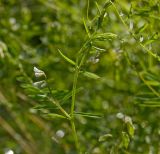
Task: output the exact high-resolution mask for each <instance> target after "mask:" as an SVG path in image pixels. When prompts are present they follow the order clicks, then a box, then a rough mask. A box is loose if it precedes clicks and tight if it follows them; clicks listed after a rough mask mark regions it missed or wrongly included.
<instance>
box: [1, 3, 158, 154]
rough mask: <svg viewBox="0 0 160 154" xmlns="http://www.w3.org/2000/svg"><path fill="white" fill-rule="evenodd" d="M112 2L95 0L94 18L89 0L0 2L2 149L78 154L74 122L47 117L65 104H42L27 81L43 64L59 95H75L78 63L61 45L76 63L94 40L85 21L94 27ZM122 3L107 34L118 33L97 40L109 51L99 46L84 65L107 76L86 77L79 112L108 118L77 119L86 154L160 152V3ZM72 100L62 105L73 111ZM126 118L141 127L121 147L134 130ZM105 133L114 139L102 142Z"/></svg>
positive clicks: (108, 21)
mask: <svg viewBox="0 0 160 154" xmlns="http://www.w3.org/2000/svg"><path fill="white" fill-rule="evenodd" d="M105 2H106V1H105V0H97V2H96V1H92V0H90V3H89V10H88V17H87V8H88V1H87V0H86V1H85V0H26V1H24V0H0V153H2V154H76V150H75V147H74V141H73V136H72V134H71V128H70V124H69V123H68V121H67V120H64V119H56V118H46V117H45V116H44V113H49V112H52V113H57V109H56V108H55V107H53V108H52V105H50V106H45V107H44V104H45V103H46V102H45V100H43V101H42V102H43V104H42V106H39V105H40V103H42V102H41V101H39V100H38V99H37V98H36V99H33V98H32V97H30V95H29V94H28V91H27V90H26V87H27V86H26V84H24V82H28V81H30V82H36V81H37V79H36V78H35V77H34V72H33V67H34V66H36V67H37V68H39V69H41V70H43V71H44V72H45V73H46V75H47V78H48V80H49V84H50V87H51V88H52V90H53V91H54V92H55V97H56V98H57V99H61V98H62V97H63V96H65V95H66V94H68V93H69V92H71V90H72V84H73V67H72V66H71V65H70V64H68V63H67V62H66V61H65V60H64V59H63V58H62V57H61V56H60V54H59V53H58V51H57V49H60V50H61V51H62V52H63V53H64V54H65V55H66V56H68V57H70V58H71V59H73V60H75V58H76V53H77V52H78V50H79V49H80V48H81V46H82V45H83V43H84V41H85V40H86V39H87V34H86V31H85V28H84V24H83V18H84V19H85V20H86V24H87V26H89V25H90V23H91V20H92V19H93V18H94V17H96V16H97V14H98V9H97V7H98V8H99V9H100V10H101V9H102V7H103V5H104V3H105ZM97 5H98V6H97ZM115 6H116V7H117V9H118V12H119V16H118V14H117V12H116V10H115V8H114V7H113V6H110V7H109V8H107V10H106V14H105V18H104V22H103V25H102V28H101V29H100V30H99V31H100V32H101V33H103V32H104V33H105V32H112V33H114V34H117V36H118V38H117V39H114V40H112V41H104V42H100V43H98V44H96V45H97V47H98V48H100V49H101V50H102V51H103V52H100V53H99V52H98V51H97V50H99V49H96V48H95V49H94V51H93V52H91V54H90V55H89V56H88V60H87V61H86V64H85V66H84V68H83V69H84V70H87V71H90V72H94V73H96V74H98V75H99V76H100V77H101V78H100V79H99V80H93V79H89V78H86V77H83V76H80V77H79V80H78V88H80V91H79V92H78V93H77V96H76V111H77V112H85V113H88V112H89V113H100V114H102V115H103V117H102V118H100V119H92V118H86V117H83V116H77V117H76V129H77V134H78V138H79V140H80V145H81V148H82V151H83V153H85V152H86V154H87V153H89V154H106V153H111V152H113V153H114V151H115V153H116V152H117V153H118V154H121V153H122V154H125V153H126V154H160V122H159V119H160V110H159V108H158V107H159V106H160V102H159V92H160V84H159V83H160V79H159V73H160V67H159V62H158V61H159V60H158V54H159V41H160V39H159V29H160V24H159V21H160V5H159V1H158V0H141V1H134V0H133V1H129V0H128V1H127V0H123V1H117V2H115ZM119 17H121V18H123V19H124V21H125V22H126V24H127V26H128V28H127V27H125V26H124V25H123V23H122V21H121V20H120V18H119ZM129 31H130V32H132V33H134V34H135V36H136V37H135V39H136V40H135V39H134V37H133V35H132V34H131V33H130V32H129ZM141 44H144V45H145V47H146V49H148V50H149V51H151V50H152V51H153V52H152V53H151V52H147V51H146V50H144V48H143V47H142V46H141ZM97 52H98V54H97ZM153 53H154V54H153ZM70 102H71V99H70V98H69V99H68V100H67V101H65V103H64V104H62V106H63V107H64V108H65V109H66V110H67V111H69V109H70ZM35 107H36V108H35ZM124 116H127V117H129V118H130V119H131V120H132V123H133V125H134V130H135V132H134V136H133V137H131V138H130V143H129V145H128V146H126V147H125V146H124V147H123V146H122V148H121V147H120V148H119V149H118V151H116V150H115V147H116V145H118V143H119V141H120V140H121V132H122V131H125V129H126V128H125V122H124V120H123V117H124ZM104 134H111V135H112V138H110V139H109V140H106V141H104V142H103V141H102V142H101V141H99V137H100V136H102V135H104ZM124 142H126V141H124ZM112 149H114V150H112Z"/></svg>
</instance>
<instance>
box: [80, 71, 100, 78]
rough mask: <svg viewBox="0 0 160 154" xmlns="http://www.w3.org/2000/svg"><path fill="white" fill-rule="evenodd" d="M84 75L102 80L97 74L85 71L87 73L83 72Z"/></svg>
mask: <svg viewBox="0 0 160 154" xmlns="http://www.w3.org/2000/svg"><path fill="white" fill-rule="evenodd" d="M82 74H83V75H84V76H86V77H88V78H91V79H100V76H98V75H97V74H94V73H91V72H87V71H85V72H82Z"/></svg>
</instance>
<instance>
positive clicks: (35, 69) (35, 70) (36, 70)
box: [33, 67, 44, 73]
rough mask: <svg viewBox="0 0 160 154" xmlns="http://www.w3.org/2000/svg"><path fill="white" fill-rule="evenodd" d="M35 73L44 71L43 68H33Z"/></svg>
mask: <svg viewBox="0 0 160 154" xmlns="http://www.w3.org/2000/svg"><path fill="white" fill-rule="evenodd" d="M33 70H34V72H35V73H44V72H43V71H42V70H39V69H38V68H37V67H34V68H33Z"/></svg>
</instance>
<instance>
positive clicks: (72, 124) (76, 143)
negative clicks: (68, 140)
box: [70, 119, 81, 154]
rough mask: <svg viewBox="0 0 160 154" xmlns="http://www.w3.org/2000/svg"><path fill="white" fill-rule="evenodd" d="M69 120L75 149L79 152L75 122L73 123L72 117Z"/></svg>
mask: <svg viewBox="0 0 160 154" xmlns="http://www.w3.org/2000/svg"><path fill="white" fill-rule="evenodd" d="M70 122H71V127H72V133H73V137H74V140H75V146H76V149H77V151H78V153H79V154H81V152H80V148H79V142H78V137H77V132H76V128H75V124H74V119H72V120H71V121H70Z"/></svg>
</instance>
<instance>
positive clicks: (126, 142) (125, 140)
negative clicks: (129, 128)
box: [120, 132, 130, 149]
mask: <svg viewBox="0 0 160 154" xmlns="http://www.w3.org/2000/svg"><path fill="white" fill-rule="evenodd" d="M129 142H130V139H129V136H128V134H127V133H126V132H122V141H121V144H120V146H121V147H124V148H126V149H127V148H128V145H129Z"/></svg>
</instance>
